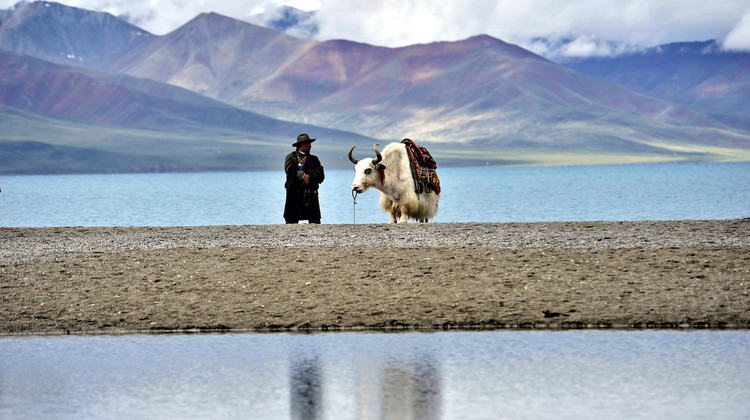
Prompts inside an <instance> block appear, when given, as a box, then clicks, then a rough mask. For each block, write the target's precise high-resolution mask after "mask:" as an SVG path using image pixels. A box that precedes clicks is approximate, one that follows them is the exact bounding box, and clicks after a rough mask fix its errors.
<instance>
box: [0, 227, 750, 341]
mask: <svg viewBox="0 0 750 420" xmlns="http://www.w3.org/2000/svg"><path fill="white" fill-rule="evenodd" d="M0 243H1V244H2V245H1V248H0V294H1V295H2V297H1V298H0V304H1V306H0V334H16V333H20V334H41V333H54V334H59V333H71V332H92V333H93V332H96V333H119V332H136V331H160V332H161V331H196V330H197V331H214V330H222V331H226V330H235V331H265V330H300V329H302V330H308V329H310V330H347V329H393V328H587V327H596V328H644V327H662V328H663V327H672V328H673V327H679V328H697V327H709V328H748V326H750V298H749V293H750V220H748V219H742V220H695V221H644V222H551V223H498V224H473V223H468V224H464V223H457V224H452V223H446V224H444V223H434V224H407V225H387V224H383V225H380V224H372V225H304V224H303V225H261V226H196V227H91V228H76V227H62V228H0Z"/></svg>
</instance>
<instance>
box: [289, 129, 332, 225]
mask: <svg viewBox="0 0 750 420" xmlns="http://www.w3.org/2000/svg"><path fill="white" fill-rule="evenodd" d="M314 141H315V139H311V138H310V136H308V135H307V134H300V135H299V136H297V142H296V143H294V144H292V147H296V148H297V150H295V151H294V152H292V153H289V154H288V155H287V156H286V159H285V160H284V171H285V172H286V183H285V184H284V188H286V203H285V204H284V220H286V222H287V223H298V222H299V221H300V220H307V221H308V223H320V203H319V201H318V186H319V185H320V183H322V182H323V180H324V179H325V174H324V173H323V166H322V165H321V164H320V160H319V159H318V157H317V156H314V155H311V154H310V149H311V148H312V142H314Z"/></svg>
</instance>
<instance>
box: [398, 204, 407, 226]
mask: <svg viewBox="0 0 750 420" xmlns="http://www.w3.org/2000/svg"><path fill="white" fill-rule="evenodd" d="M399 210H401V220H399V221H398V222H399V223H406V208H404V207H399Z"/></svg>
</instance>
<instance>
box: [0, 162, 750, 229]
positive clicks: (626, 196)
mask: <svg viewBox="0 0 750 420" xmlns="http://www.w3.org/2000/svg"><path fill="white" fill-rule="evenodd" d="M438 172H439V175H440V180H441V185H442V188H443V195H442V198H441V201H440V212H439V213H438V216H437V218H436V219H434V220H433V221H434V222H444V223H453V222H459V223H462V222H542V221H577V220H583V221H593V220H675V219H733V218H743V217H750V162H741V163H663V164H637V165H603V166H558V167H487V168H444V169H438ZM353 174H354V173H353V171H350V170H329V171H327V172H326V181H325V182H324V183H323V185H322V186H321V189H320V202H321V212H322V215H323V219H322V222H323V223H336V224H338V223H353V222H356V223H383V222H387V221H388V216H387V215H385V214H384V213H383V212H382V211H381V210H380V209H379V207H378V198H379V194H378V192H377V191H374V190H371V191H367V192H365V193H364V194H361V195H359V196H358V197H357V205H356V207H355V206H354V202H353V200H352V196H351V187H350V185H351V181H352V178H353ZM283 185H284V174H283V172H282V171H280V170H279V171H276V172H238V173H190V174H172V173H170V174H137V175H128V174H118V175H62V176H55V175H40V176H0V188H2V193H0V226H4V227H9V226H13V227H21V226H36V227H45V226H200V225H246V224H275V223H284V219H283V217H282V213H283V208H284V188H283Z"/></svg>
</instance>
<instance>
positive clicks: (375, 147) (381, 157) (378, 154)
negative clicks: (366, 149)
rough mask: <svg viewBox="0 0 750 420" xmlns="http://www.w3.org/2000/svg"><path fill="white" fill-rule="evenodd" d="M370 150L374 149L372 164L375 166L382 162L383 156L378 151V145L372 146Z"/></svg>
mask: <svg viewBox="0 0 750 420" xmlns="http://www.w3.org/2000/svg"><path fill="white" fill-rule="evenodd" d="M372 148H373V149H375V156H377V157H376V158H375V160H373V161H372V164H373V165H377V164H378V163H380V161H381V160H383V156H382V155H381V154H380V152H379V151H378V143H375V144H373V145H372Z"/></svg>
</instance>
